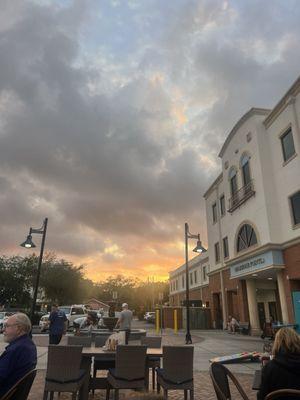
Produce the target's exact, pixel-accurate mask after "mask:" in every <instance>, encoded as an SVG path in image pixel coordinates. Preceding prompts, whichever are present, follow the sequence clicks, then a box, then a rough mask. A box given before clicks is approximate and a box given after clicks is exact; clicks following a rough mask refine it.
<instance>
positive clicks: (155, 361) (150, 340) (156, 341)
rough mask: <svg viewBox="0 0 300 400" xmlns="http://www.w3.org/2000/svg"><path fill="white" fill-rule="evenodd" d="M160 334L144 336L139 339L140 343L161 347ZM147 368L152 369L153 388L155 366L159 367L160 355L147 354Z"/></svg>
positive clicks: (153, 383)
mask: <svg viewBox="0 0 300 400" xmlns="http://www.w3.org/2000/svg"><path fill="white" fill-rule="evenodd" d="M161 339H162V338H161V336H144V337H142V339H141V344H142V345H144V346H147V347H151V348H160V347H161ZM146 365H147V368H148V369H149V372H150V369H151V370H152V388H153V390H154V389H155V368H158V367H160V357H155V356H149V357H147V363H146ZM147 379H148V387H149V374H148V378H147Z"/></svg>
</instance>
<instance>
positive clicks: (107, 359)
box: [93, 333, 115, 394]
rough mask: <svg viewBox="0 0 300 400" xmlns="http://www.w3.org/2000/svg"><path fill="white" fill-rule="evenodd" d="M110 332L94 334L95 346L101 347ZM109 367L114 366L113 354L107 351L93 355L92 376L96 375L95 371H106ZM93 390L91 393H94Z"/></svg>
mask: <svg viewBox="0 0 300 400" xmlns="http://www.w3.org/2000/svg"><path fill="white" fill-rule="evenodd" d="M109 336H110V333H107V334H106V335H96V336H95V347H103V346H104V345H105V342H106V340H107V339H108V338H109ZM110 368H115V354H110V353H107V354H105V356H103V355H101V356H95V357H94V365H93V378H96V377H97V371H107V370H109V369H110ZM94 392H95V391H94V390H93V394H94Z"/></svg>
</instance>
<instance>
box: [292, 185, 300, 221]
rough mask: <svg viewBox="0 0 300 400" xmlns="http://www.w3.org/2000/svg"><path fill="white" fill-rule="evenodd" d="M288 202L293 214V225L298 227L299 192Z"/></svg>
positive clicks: (299, 212) (299, 218)
mask: <svg viewBox="0 0 300 400" xmlns="http://www.w3.org/2000/svg"><path fill="white" fill-rule="evenodd" d="M290 200H291V207H292V214H293V223H294V225H298V224H300V191H299V192H297V193H295V194H294V195H293V196H291V198H290Z"/></svg>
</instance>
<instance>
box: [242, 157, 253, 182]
mask: <svg viewBox="0 0 300 400" xmlns="http://www.w3.org/2000/svg"><path fill="white" fill-rule="evenodd" d="M241 166H242V174H243V183H244V186H246V185H248V183H250V181H251V176H250V166H249V156H248V155H246V154H245V155H244V156H243V157H242V159H241Z"/></svg>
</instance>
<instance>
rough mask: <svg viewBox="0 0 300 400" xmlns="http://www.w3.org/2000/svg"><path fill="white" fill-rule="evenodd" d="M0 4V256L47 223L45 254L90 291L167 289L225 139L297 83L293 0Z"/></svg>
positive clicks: (4, 0) (198, 226)
mask: <svg viewBox="0 0 300 400" xmlns="http://www.w3.org/2000/svg"><path fill="white" fill-rule="evenodd" d="M0 7H1V13H0V54H1V57H0V221H1V223H0V243H1V254H2V255H17V254H18V255H26V254H28V251H27V252H26V250H24V249H23V248H21V247H20V246H19V243H21V242H23V241H24V240H25V237H26V235H27V234H28V230H29V227H35V228H39V227H41V225H42V222H43V220H44V218H45V217H48V218H49V223H48V231H47V238H46V246H45V251H51V252H55V254H56V255H57V256H58V257H59V258H65V259H67V260H68V261H71V262H73V263H74V264H76V265H79V264H83V265H85V274H86V276H87V277H88V278H90V279H93V280H94V281H101V280H103V279H105V278H107V277H108V276H110V275H116V274H123V275H125V276H134V277H137V278H140V279H142V280H146V279H148V278H149V279H155V280H161V279H167V277H168V272H169V271H170V270H173V269H175V268H176V267H178V266H180V265H182V264H183V263H184V223H185V222H188V223H189V227H190V231H191V232H192V233H200V235H201V239H202V241H203V243H204V244H205V245H206V240H207V237H206V216H205V203H204V199H203V194H204V193H205V191H206V190H207V188H208V187H209V185H210V184H211V183H212V182H213V180H214V179H215V178H216V177H217V176H218V174H219V173H220V171H221V164H220V160H219V159H218V153H219V150H220V148H221V146H222V144H223V142H224V140H225V138H226V136H227V135H228V134H229V132H230V130H231V129H232V127H233V126H234V124H235V123H236V122H237V121H238V119H239V118H240V117H241V116H242V115H243V114H244V113H245V112H247V111H248V110H249V109H250V108H251V107H253V106H254V107H264V108H272V107H273V106H274V105H275V104H276V103H277V102H278V101H279V99H280V98H281V97H282V96H283V94H284V93H285V92H286V91H287V90H288V88H289V87H290V86H291V84H292V83H293V82H294V81H295V80H296V79H297V77H298V76H299V72H300V68H299V66H300V47H299V43H300V24H299V21H300V7H299V1H298V0H267V1H265V2H261V1H260V0H243V1H241V0H235V1H230V0H227V1H225V0H172V1H171V0H163V1H162V0H73V1H72V0H31V1H29V0H13V1H12V0H0ZM40 239H41V238H40V237H39V235H34V238H33V240H34V241H35V242H36V245H37V249H39V244H40ZM193 245H194V243H190V246H191V248H192V246H193ZM37 252H38V250H37Z"/></svg>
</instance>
